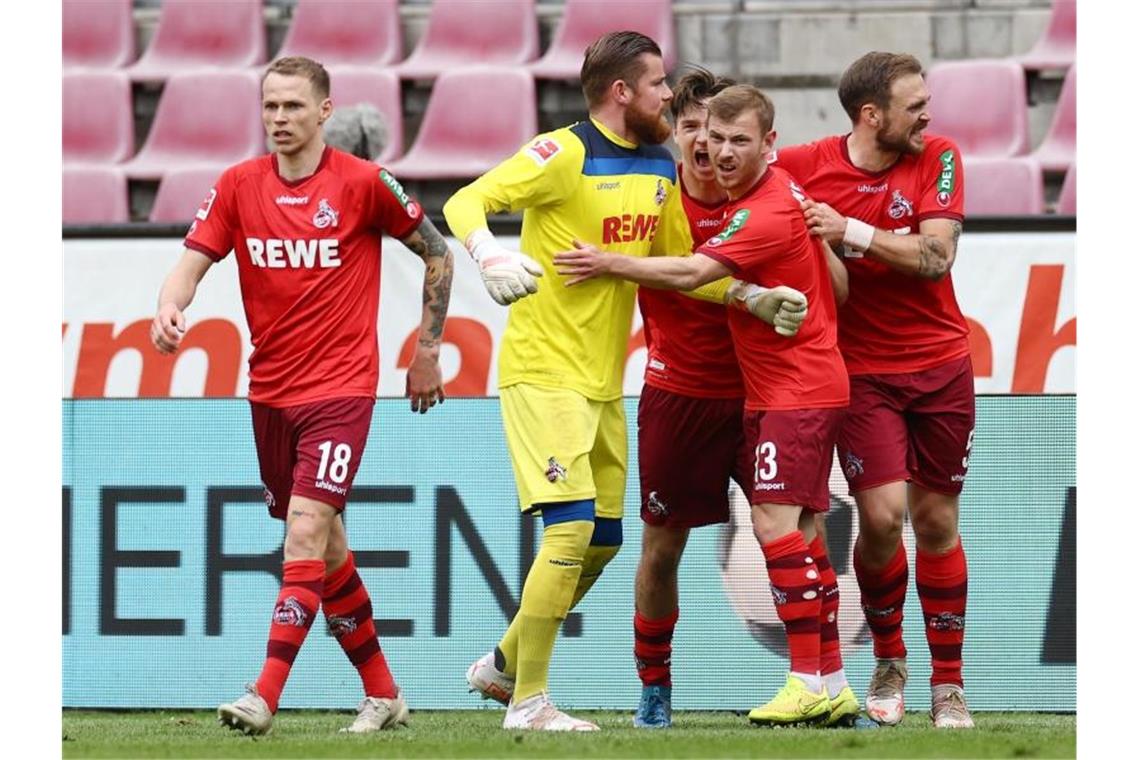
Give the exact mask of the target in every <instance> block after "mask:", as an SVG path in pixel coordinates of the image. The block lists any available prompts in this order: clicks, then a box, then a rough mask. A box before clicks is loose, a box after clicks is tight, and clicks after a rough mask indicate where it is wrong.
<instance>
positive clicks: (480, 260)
mask: <svg viewBox="0 0 1140 760" xmlns="http://www.w3.org/2000/svg"><path fill="white" fill-rule="evenodd" d="M467 250H468V251H470V252H471V258H473V259H475V263H476V264H478V265H479V275H480V276H481V277H482V278H483V285H484V287H486V288H487V292H488V293H490V294H491V298H493V299H495V303H497V304H499V305H500V306H508V305H510V304H512V303H514V302H515V301H518V300H519V299H520V298H526V297H527V296H529V295H530V294H532V293H537V292H538V280H536V279H535V278H536V277H542V265H541V264H539V263H538V262H537V261H535V260H534V259H532V258H531V257H530V256H527V255H526V254H525V253H521V252H519V251H512V250H511V249H510V248H505V247H503V246H502V245H500V244H499V241H497V240H495V236H494V235H492V234H491V233H490V231H488V230H478V231H476V232H473V233H472V234H471V236H470V237H469V238H468V241H467Z"/></svg>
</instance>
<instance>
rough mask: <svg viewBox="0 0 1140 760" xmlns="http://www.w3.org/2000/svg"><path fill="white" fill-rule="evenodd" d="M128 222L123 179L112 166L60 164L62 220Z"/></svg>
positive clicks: (65, 221) (119, 172) (89, 222)
mask: <svg viewBox="0 0 1140 760" xmlns="http://www.w3.org/2000/svg"><path fill="white" fill-rule="evenodd" d="M128 221H130V209H129V207H128V205H127V178H126V177H125V176H123V173H122V172H121V171H120V170H119V169H117V168H115V167H113V166H65V167H63V223H64V224H100V223H111V222H128Z"/></svg>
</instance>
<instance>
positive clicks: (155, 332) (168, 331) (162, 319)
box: [150, 303, 186, 354]
mask: <svg viewBox="0 0 1140 760" xmlns="http://www.w3.org/2000/svg"><path fill="white" fill-rule="evenodd" d="M184 335H186V317H185V316H183V314H182V311H181V309H179V308H178V307H177V306H175V305H174V304H172V303H164V304H163V305H162V306H160V307H158V313H157V314H155V315H154V321H153V322H151V323H150V342H151V343H153V344H154V347H155V348H157V349H158V351H159V353H163V354H172V353H174V352H175V351H177V350H178V346H180V345H181V344H182V338H183V336H184Z"/></svg>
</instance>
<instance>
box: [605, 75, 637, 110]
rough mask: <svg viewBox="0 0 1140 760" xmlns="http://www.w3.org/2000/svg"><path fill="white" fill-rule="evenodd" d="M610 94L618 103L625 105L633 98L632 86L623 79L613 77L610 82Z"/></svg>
mask: <svg viewBox="0 0 1140 760" xmlns="http://www.w3.org/2000/svg"><path fill="white" fill-rule="evenodd" d="M610 94H611V95H612V96H613V99H614V102H615V103H617V104H618V105H623V106H627V105H629V103H630V101H631V100H633V88H632V87H630V86H629V85H628V84H627V83H626V81H625V80H624V79H615V80H614V81H613V82H612V83H610Z"/></svg>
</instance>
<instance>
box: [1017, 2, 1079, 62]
mask: <svg viewBox="0 0 1140 760" xmlns="http://www.w3.org/2000/svg"><path fill="white" fill-rule="evenodd" d="M1018 60H1019V61H1020V63H1021V65H1022V66H1024V67H1025V68H1026V69H1028V70H1030V71H1035V70H1040V69H1064V68H1067V67H1068V66H1071V65H1072V64H1073V63H1075V62H1076V60H1077V0H1053V13H1052V14H1051V15H1050V16H1049V25H1048V26H1047V27H1045V33H1044V34H1043V35H1041V38H1040V39H1039V40H1037V42H1036V43H1035V44H1034V45H1033V48H1032V49H1031V50H1030V51H1029V52H1028V53H1026V54H1025V55H1023V56H1021V58H1020V59H1018Z"/></svg>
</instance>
